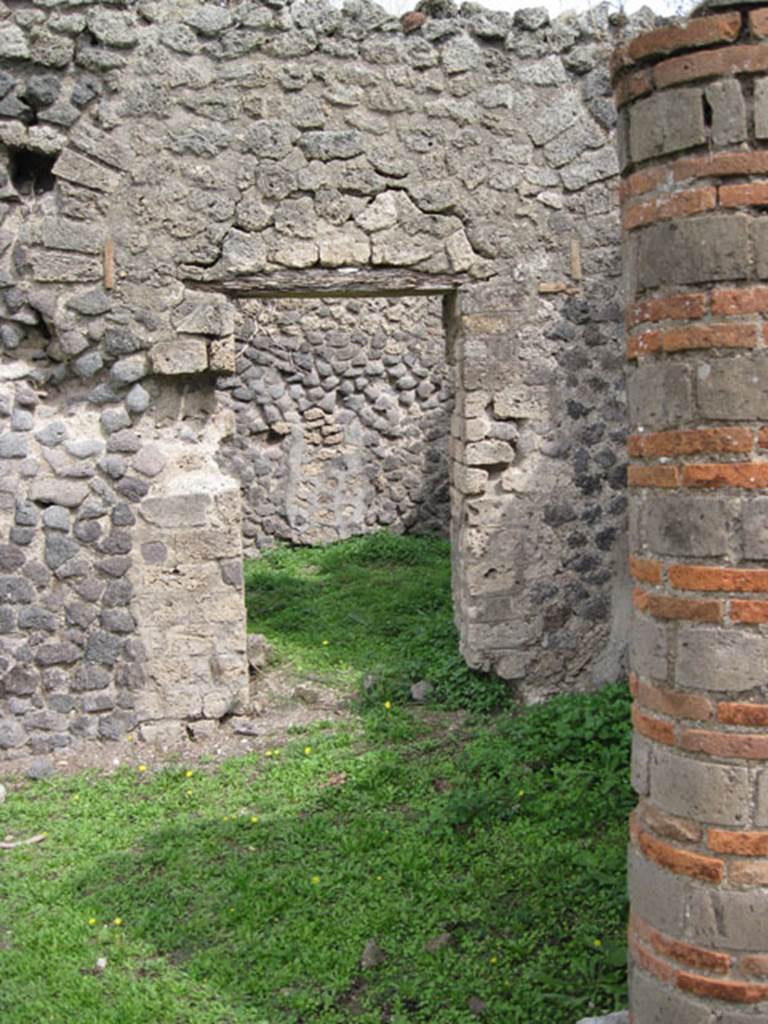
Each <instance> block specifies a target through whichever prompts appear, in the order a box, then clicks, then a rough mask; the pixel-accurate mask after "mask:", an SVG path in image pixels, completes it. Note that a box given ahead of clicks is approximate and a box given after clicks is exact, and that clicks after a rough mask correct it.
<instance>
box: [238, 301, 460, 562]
mask: <svg viewBox="0 0 768 1024" xmlns="http://www.w3.org/2000/svg"><path fill="white" fill-rule="evenodd" d="M236 335H237V370H236V373H235V374H234V375H232V376H231V377H227V378H225V379H222V380H221V381H220V384H219V386H220V388H221V391H222V392H223V395H224V396H225V400H226V401H227V402H228V403H229V404H230V405H231V407H232V408H233V410H234V412H235V417H236V422H237V429H236V433H235V435H234V436H233V437H231V438H230V439H228V441H227V442H226V443H225V445H224V447H223V450H222V452H221V461H222V465H223V467H224V468H225V469H226V470H227V471H228V472H230V473H231V474H232V475H233V476H235V477H236V478H237V479H239V480H240V482H241V487H242V493H243V524H244V525H243V530H244V548H245V554H246V556H247V557H248V556H253V555H255V554H256V553H257V552H258V551H259V550H262V549H264V548H266V547H269V546H272V545H273V544H275V543H276V542H281V541H283V542H289V543H292V544H322V543H329V542H332V541H335V540H341V539H344V538H345V537H351V536H356V535H360V534H366V533H372V532H374V531H376V530H381V529H390V530H394V531H397V532H401V533H404V532H408V533H437V534H441V535H443V536H447V535H448V533H449V526H450V500H449V469H448V467H449V461H448V459H449V455H448V451H449V438H450V426H451V415H452V412H453V394H454V368H453V366H451V365H449V363H448V361H447V358H446V342H445V330H444V326H443V320H442V299H441V297H440V296H410V297H405V298H402V297H401V298H383V297H382V298H353V299H350V298H345V299H340V298H299V299H297V298H285V299H283V298H280V299H242V300H240V301H239V302H238V316H237V326H236Z"/></svg>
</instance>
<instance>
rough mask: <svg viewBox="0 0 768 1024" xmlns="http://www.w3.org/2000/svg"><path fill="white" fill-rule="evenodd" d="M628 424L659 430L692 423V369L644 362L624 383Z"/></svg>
mask: <svg viewBox="0 0 768 1024" xmlns="http://www.w3.org/2000/svg"><path fill="white" fill-rule="evenodd" d="M627 399H628V404H629V417H630V423H632V424H633V425H638V426H645V427H652V428H653V429H654V430H660V429H663V428H665V427H679V426H684V425H686V424H688V423H691V422H692V421H693V419H694V415H695V414H694V409H695V406H694V390H693V378H692V375H691V369H690V367H688V366H682V365H680V364H679V363H672V362H667V361H663V362H650V361H647V360H646V361H643V362H642V363H641V364H640V365H639V366H636V367H633V368H632V369H631V371H630V373H629V375H628V380H627Z"/></svg>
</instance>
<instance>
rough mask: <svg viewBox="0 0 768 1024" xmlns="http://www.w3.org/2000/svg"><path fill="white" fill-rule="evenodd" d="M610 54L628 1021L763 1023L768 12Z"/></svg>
mask: <svg viewBox="0 0 768 1024" xmlns="http://www.w3.org/2000/svg"><path fill="white" fill-rule="evenodd" d="M715 7H716V5H714V4H713V5H711V9H710V13H708V14H707V15H706V16H703V17H700V18H697V19H694V20H692V21H690V22H689V23H688V24H687V25H685V26H682V27H679V26H673V27H669V28H665V29H661V30H658V31H656V32H652V33H650V34H647V35H643V36H639V37H638V38H636V39H634V40H633V41H632V42H631V43H630V44H629V47H628V49H625V50H622V51H619V53H618V60H617V65H618V68H619V74H618V79H617V99H618V102H619V104H621V105H622V114H621V125H620V133H621V134H620V138H621V140H622V163H623V166H624V174H625V177H624V180H623V184H622V196H623V220H624V228H625V231H626V256H627V298H628V300H629V306H628V313H627V324H628V327H629V342H628V356H629V360H630V377H629V399H630V401H629V416H630V427H631V434H630V437H629V451H630V455H631V457H632V464H631V466H630V469H629V484H630V493H631V495H632V497H631V508H630V518H631V532H630V543H631V550H632V558H631V568H632V574H633V576H634V577H635V580H636V590H635V598H634V604H635V613H634V622H633V625H632V655H631V666H632V677H631V680H632V687H633V691H634V695H635V708H634V724H635V742H634V753H633V780H634V785H635V788H636V790H637V792H638V795H639V797H640V804H639V807H638V809H637V812H636V814H635V816H634V818H633V823H632V851H631V860H630V875H631V877H630V889H631V898H632V921H631V928H630V945H631V953H632V961H633V966H632V989H631V1004H632V1014H633V1017H632V1019H633V1021H634V1024H659V1022H662V1021H671V1020H678V1021H687V1022H692V1024H757V1022H758V1021H762V1020H765V1019H766V1013H767V1012H768V984H766V977H768V959H767V958H766V949H767V948H768V945H767V940H768V926H767V925H766V922H768V901H767V897H766V888H765V886H766V883H768V860H766V854H768V802H767V801H766V793H767V792H768V790H767V789H766V780H767V779H768V774H767V773H766V767H765V766H766V758H768V733H766V731H765V730H766V725H768V688H767V686H766V679H767V676H766V665H767V664H768V633H766V623H768V601H766V599H765V596H766V594H765V592H766V590H767V589H768V570H766V562H768V543H767V536H768V535H767V534H766V522H767V519H766V516H767V514H768V498H766V497H765V494H764V492H765V488H766V485H768V463H767V462H766V445H767V444H768V437H767V436H766V430H767V429H768V428H767V427H766V424H768V403H767V402H766V394H767V393H768V361H767V359H768V354H767V353H766V338H768V334H767V333H766V331H767V330H768V326H767V325H768V284H766V283H765V282H766V281H767V280H768V248H767V246H768V219H766V213H765V209H766V205H765V204H766V196H767V195H768V191H767V186H766V183H765V175H766V172H768V160H766V157H767V156H768V154H767V153H766V150H765V149H764V148H763V146H764V140H765V139H766V137H768V119H767V118H768V76H767V75H766V73H767V72H768V44H766V42H765V41H764V40H765V39H766V38H768V8H765V7H763V8H759V7H758V8H756V9H749V8H748V7H747V5H735V6H731V5H729V9H728V10H727V11H726V12H723V13H716V12H713V11H712V8H715Z"/></svg>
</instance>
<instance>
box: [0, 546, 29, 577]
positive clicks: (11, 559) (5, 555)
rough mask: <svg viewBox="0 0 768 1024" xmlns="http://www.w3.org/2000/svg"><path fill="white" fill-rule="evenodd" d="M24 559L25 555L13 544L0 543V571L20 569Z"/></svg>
mask: <svg viewBox="0 0 768 1024" xmlns="http://www.w3.org/2000/svg"><path fill="white" fill-rule="evenodd" d="M25 560H26V555H25V554H24V552H23V551H19V549H18V548H17V547H16V546H15V545H14V544H0V572H8V573H10V572H13V571H14V570H16V569H20V568H21V567H22V565H24V562H25Z"/></svg>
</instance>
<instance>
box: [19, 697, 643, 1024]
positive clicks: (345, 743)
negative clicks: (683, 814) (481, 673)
mask: <svg viewBox="0 0 768 1024" xmlns="http://www.w3.org/2000/svg"><path fill="white" fill-rule="evenodd" d="M627 722H628V700H627V695H626V693H625V690H624V688H623V687H612V688H609V689H606V690H604V691H603V692H601V693H600V694H597V695H591V696H575V697H563V698H558V699H556V700H554V701H552V702H551V703H550V704H549V705H547V706H543V707H536V708H532V709H530V710H527V711H525V712H524V713H521V714H519V715H517V716H516V717H511V718H510V717H509V716H506V718H505V720H503V721H499V722H498V723H496V724H493V723H491V722H485V723H479V724H478V723H476V724H475V725H473V726H472V727H471V729H470V732H469V734H466V735H459V734H458V733H457V732H456V731H451V730H446V729H435V728H434V727H430V728H426V727H425V726H424V725H423V723H420V721H419V720H418V718H414V717H413V713H412V712H409V711H408V710H406V709H403V708H400V707H399V706H397V705H395V706H393V707H392V709H391V710H389V711H387V710H386V709H385V708H384V707H383V706H382V707H378V708H373V709H371V710H369V711H367V712H366V713H365V715H364V718H363V720H362V727H361V728H360V729H357V728H355V727H349V726H348V727H345V728H344V729H338V727H337V728H336V729H330V728H325V729H324V728H316V729H315V730H314V732H313V734H312V735H311V736H308V737H307V736H305V737H302V738H300V739H297V740H296V741H295V742H294V743H293V744H292V745H290V746H288V747H286V748H285V749H284V750H283V751H282V752H281V754H280V756H272V757H266V756H263V755H260V756H257V755H251V756H247V757H242V758H238V759H234V760H231V761H229V762H226V763H225V764H223V765H221V766H218V767H215V768H213V767H212V768H210V770H205V769H204V768H200V767H198V768H196V769H195V770H194V773H193V774H192V776H191V777H187V775H186V773H185V771H184V770H183V767H173V768H168V769H166V770H162V771H157V772H153V771H147V772H144V773H141V772H139V771H137V770H136V769H133V770H127V769H124V770H121V771H119V772H118V773H117V774H116V775H114V776H112V777H102V778H99V777H95V776H80V777H75V778H70V779H66V778H64V779H54V780H51V781H46V782H37V783H24V784H23V785H19V786H18V788H14V789H12V790H11V792H10V794H9V798H8V800H7V801H6V803H5V804H4V805H2V806H0V834H7V833H13V834H15V835H17V836H28V835H31V834H33V833H36V832H39V831H41V830H47V832H48V836H47V838H46V840H45V841H44V842H43V843H41V844H40V845H38V846H33V847H20V848H17V849H15V850H12V851H6V852H0V908H1V909H0V977H2V985H1V986H0V1019H1V1020H2V1021H3V1022H4V1024H41V1022H50V1024H71V1022H72V1021H77V1022H78V1024H150V1022H152V1024H154V1022H160V1024H262V1022H268V1024H310V1022H311V1024H342V1022H345V1024H346V1022H350V1024H355V1022H359V1024H380V1022H383V1021H390V1022H393V1024H405V1022H431V1024H470V1022H473V1021H476V1020H477V1017H476V1016H474V1015H473V1014H472V1013H471V1012H470V1009H469V1001H470V999H471V998H473V997H474V998H476V999H480V1000H482V1002H483V1003H484V1004H485V1007H486V1009H485V1012H484V1014H483V1019H484V1020H486V1021H491V1022H497V1024H502V1022H503V1024H573V1021H574V1020H576V1019H578V1018H579V1017H580V1016H582V1015H584V1014H586V1013H588V1012H589V1011H593V1010H601V1011H602V1010H609V1009H612V1008H615V1007H618V1006H620V1005H622V1003H624V1000H625V995H624V968H623V964H622V950H623V931H624V926H625V910H626V908H625V898H624V882H623V873H624V870H623V869H624V847H625V820H626V814H627V812H628V810H629V807H630V805H631V797H630V794H629V790H628V786H627V784H626V778H625V775H626V770H625V765H626V759H627V743H628V731H629V730H628V726H627ZM342 773H343V774H342ZM253 818H258V820H257V821H253V820H252V819H253ZM115 918H121V919H122V924H121V925H119V926H118V925H115V924H114V923H113V922H114V920H115ZM92 920H93V921H95V923H93V924H91V923H89V922H90V921H92ZM439 936H444V937H447V939H448V941H446V943H445V945H440V946H439V948H437V949H433V950H432V951H430V949H429V948H428V943H430V941H431V940H435V939H437V938H438V937H439ZM370 939H375V940H376V942H377V943H378V944H379V946H380V948H381V949H382V950H383V951H384V953H385V954H386V959H385V960H384V961H383V962H382V963H381V964H379V965H378V966H374V967H370V968H368V969H363V968H362V967H361V965H360V961H361V956H362V954H363V950H364V948H365V946H366V943H367V942H368V941H369V940H370ZM438 945H439V943H438ZM102 956H103V957H106V958H107V960H108V963H107V967H106V970H105V971H104V972H103V973H102V974H100V975H93V974H89V973H82V972H83V970H84V969H85V970H86V971H87V970H88V969H90V968H92V967H93V966H94V964H95V963H96V961H97V959H98V958H99V957H102Z"/></svg>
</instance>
